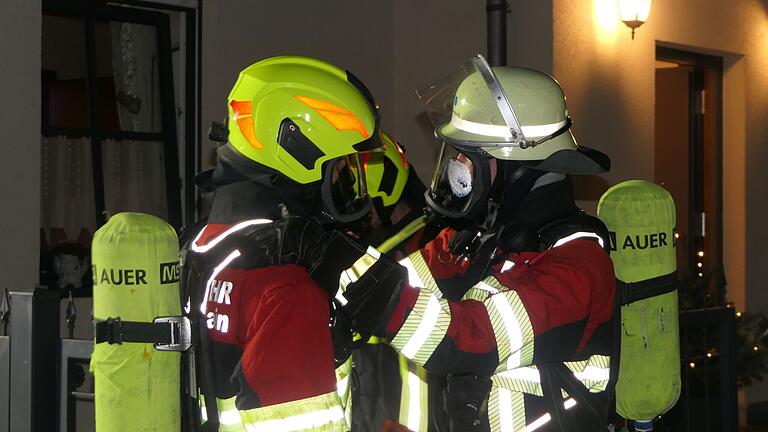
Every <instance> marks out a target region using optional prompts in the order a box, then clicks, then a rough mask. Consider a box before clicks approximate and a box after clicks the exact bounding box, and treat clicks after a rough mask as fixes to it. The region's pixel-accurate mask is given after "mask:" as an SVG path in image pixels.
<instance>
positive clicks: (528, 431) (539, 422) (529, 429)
mask: <svg viewBox="0 0 768 432" xmlns="http://www.w3.org/2000/svg"><path fill="white" fill-rule="evenodd" d="M574 405H576V400H574V399H568V400H566V401H565V402H563V406H564V407H565V409H570V408H572V407H573V406H574ZM550 420H552V415H550V414H549V413H546V414H544V415H543V416H541V417H539V418H537V419H536V420H534V421H533V422H531V424H529V425H528V426H526V427H525V429H523V432H533V431H535V430H536V429H538V428H540V427H542V426H544V425H545V424H547V423H548V422H549V421H550Z"/></svg>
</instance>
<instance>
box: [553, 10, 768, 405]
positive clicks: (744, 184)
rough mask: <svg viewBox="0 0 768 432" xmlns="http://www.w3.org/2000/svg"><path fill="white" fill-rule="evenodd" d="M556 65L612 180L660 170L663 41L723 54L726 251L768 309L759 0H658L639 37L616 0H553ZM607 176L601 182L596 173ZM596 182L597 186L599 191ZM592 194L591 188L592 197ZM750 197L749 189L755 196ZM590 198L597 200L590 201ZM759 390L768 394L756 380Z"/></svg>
mask: <svg viewBox="0 0 768 432" xmlns="http://www.w3.org/2000/svg"><path fill="white" fill-rule="evenodd" d="M553 12H554V13H553V15H554V20H553V23H554V24H553V26H554V27H553V29H554V30H553V34H554V37H553V39H554V43H553V58H554V62H553V72H554V75H555V77H556V78H557V79H558V80H559V81H560V83H561V84H562V86H563V88H564V89H565V91H566V94H567V95H568V106H569V109H570V111H571V113H572V114H573V117H574V133H575V134H576V136H577V137H578V139H579V141H580V143H582V144H584V145H588V146H592V147H595V148H598V149H600V150H602V151H604V152H606V153H608V154H609V155H610V156H611V158H612V160H613V169H612V170H611V173H609V174H607V175H606V176H605V179H606V180H608V182H609V183H610V184H615V183H617V182H620V181H622V180H625V179H630V178H642V179H647V180H651V181H653V179H654V155H653V151H654V96H653V95H654V90H655V88H654V85H655V84H654V80H655V74H654V57H655V46H656V44H657V43H658V44H663V45H667V46H672V47H677V48H682V49H686V50H689V51H697V52H702V53H706V54H714V55H720V56H722V57H724V65H725V66H724V68H725V71H724V82H723V92H724V93H723V94H724V101H723V105H724V107H723V108H724V109H723V126H724V127H723V151H724V160H723V170H724V173H723V188H724V194H723V195H724V210H723V212H724V215H723V218H724V233H723V235H724V254H725V256H724V260H725V265H726V277H727V278H728V290H729V291H728V292H729V297H730V298H731V299H732V300H734V301H735V302H736V305H737V307H738V308H739V309H742V308H746V309H748V310H754V311H758V310H762V311H768V290H767V289H766V288H765V281H766V280H768V266H765V265H764V264H763V263H762V261H763V260H764V257H765V256H766V252H765V247H764V246H763V245H765V244H766V241H768V226H766V225H765V224H764V223H763V222H762V218H763V216H762V215H764V214H765V212H766V211H768V200H766V198H767V194H766V188H765V185H766V184H768V170H766V169H765V168H764V167H765V166H766V163H767V162H768V147H766V142H765V141H766V137H768V125H767V124H766V119H768V117H766V115H767V114H768V67H767V66H768V14H767V13H766V7H765V5H764V3H763V2H760V1H758V0H739V1H727V2H724V1H721V0H675V1H657V2H654V4H653V9H652V11H651V15H650V17H649V20H648V22H647V23H646V24H645V25H643V26H642V27H640V28H639V29H638V30H637V33H636V36H635V40H634V41H633V40H631V38H630V31H629V29H628V28H627V27H625V26H624V24H623V23H621V22H620V21H619V20H618V18H617V15H616V11H615V2H614V1H613V0H582V1H572V0H555V1H554V6H553ZM598 183H599V182H598ZM605 186H607V184H605V185H602V186H598V187H597V188H596V190H595V193H594V194H593V195H595V196H597V195H599V192H601V190H600V188H601V187H605ZM585 198H587V199H590V198H591V197H585ZM747 198H748V199H747ZM585 203H586V204H587V207H589V206H590V205H594V204H593V203H591V202H585ZM750 396H751V399H753V400H765V399H768V386H762V385H761V386H755V388H754V389H753V390H751V392H750Z"/></svg>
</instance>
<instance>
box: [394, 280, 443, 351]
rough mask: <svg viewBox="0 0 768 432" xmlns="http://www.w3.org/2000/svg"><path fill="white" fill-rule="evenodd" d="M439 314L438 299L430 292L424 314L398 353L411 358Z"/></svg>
mask: <svg viewBox="0 0 768 432" xmlns="http://www.w3.org/2000/svg"><path fill="white" fill-rule="evenodd" d="M409 273H410V270H409ZM411 313H413V312H411ZM439 316H440V301H439V300H437V297H435V295H434V294H431V295H430V296H429V301H428V302H427V308H426V310H425V311H424V316H422V317H421V320H420V321H419V325H418V326H417V327H416V331H415V332H414V333H413V335H412V336H411V338H410V339H408V342H407V343H406V344H405V346H404V347H403V349H402V350H401V351H400V353H401V354H403V355H404V356H406V357H408V358H409V359H413V357H414V356H415V355H416V353H417V352H419V349H421V347H422V345H424V342H426V340H427V338H428V337H429V334H430V333H431V332H432V330H433V329H434V328H435V325H436V324H437V319H438V318H439Z"/></svg>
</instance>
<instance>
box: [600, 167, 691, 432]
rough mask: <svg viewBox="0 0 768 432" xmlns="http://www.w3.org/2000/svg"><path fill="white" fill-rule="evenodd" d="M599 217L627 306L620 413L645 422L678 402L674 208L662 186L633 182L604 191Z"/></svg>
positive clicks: (618, 400) (624, 311)
mask: <svg viewBox="0 0 768 432" xmlns="http://www.w3.org/2000/svg"><path fill="white" fill-rule="evenodd" d="M597 214H598V217H599V218H600V219H602V221H603V222H604V223H605V225H606V226H607V227H608V231H609V234H610V240H611V241H610V243H611V259H612V260H613V265H614V268H615V272H616V278H617V288H618V291H617V296H618V297H619V299H621V304H622V306H621V353H620V360H619V374H618V382H617V383H616V411H617V413H618V414H619V415H621V416H622V417H624V418H625V419H630V420H638V421H640V422H641V423H642V422H644V423H643V424H647V423H650V422H651V421H652V420H653V419H654V418H655V417H657V416H659V415H661V414H663V413H665V412H667V411H668V410H669V409H670V408H672V406H674V405H675V403H676V402H677V399H678V397H679V396H680V338H679V330H678V316H677V279H676V276H675V275H676V270H677V261H676V255H675V232H674V230H675V223H676V222H675V221H676V218H675V203H674V200H673V199H672V196H671V195H670V194H669V192H667V191H666V190H665V189H664V188H662V187H660V186H658V185H656V184H654V183H651V182H648V181H644V180H629V181H625V182H622V183H619V184H618V185H616V186H614V187H612V188H610V189H608V191H607V192H605V194H604V195H603V196H602V197H601V198H600V202H599V203H598V206H597ZM647 430H650V429H647Z"/></svg>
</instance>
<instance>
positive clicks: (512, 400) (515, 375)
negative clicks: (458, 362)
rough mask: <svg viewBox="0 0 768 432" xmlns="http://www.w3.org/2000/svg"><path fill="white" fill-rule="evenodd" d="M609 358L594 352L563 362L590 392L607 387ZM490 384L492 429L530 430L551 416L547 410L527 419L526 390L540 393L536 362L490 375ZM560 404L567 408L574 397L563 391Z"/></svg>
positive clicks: (498, 431) (504, 431) (495, 431)
mask: <svg viewBox="0 0 768 432" xmlns="http://www.w3.org/2000/svg"><path fill="white" fill-rule="evenodd" d="M610 363H611V359H610V357H608V356H604V355H593V356H591V357H590V358H588V359H587V360H583V361H575V362H564V363H563V364H565V366H566V367H567V368H568V369H570V370H571V372H573V375H574V376H575V377H576V379H578V380H579V382H581V383H582V384H584V386H585V387H586V388H587V389H588V390H589V391H590V392H591V393H599V392H602V391H604V390H605V389H606V388H607V387H608V380H609V378H610ZM491 381H492V382H493V386H492V389H491V395H490V399H489V401H488V418H489V420H490V425H491V432H519V431H525V432H532V431H534V430H536V429H538V428H540V427H541V426H543V425H544V424H546V423H548V422H549V421H550V420H551V416H550V414H548V413H547V414H544V415H542V416H541V417H539V418H536V419H532V420H530V422H529V423H526V418H525V401H524V398H525V396H524V395H525V393H528V394H532V395H536V396H543V392H542V388H541V376H540V374H539V370H538V369H537V368H536V367H535V366H528V367H520V368H517V369H513V370H508V371H504V372H500V373H497V374H495V375H494V376H493V377H491ZM563 398H564V400H563V405H564V407H565V408H566V409H570V408H572V407H573V406H575V405H576V401H575V400H574V399H572V398H569V397H568V394H567V393H565V392H564V391H563Z"/></svg>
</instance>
